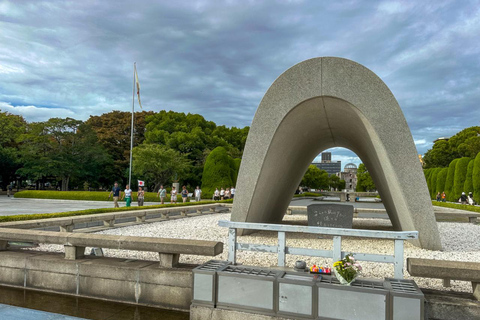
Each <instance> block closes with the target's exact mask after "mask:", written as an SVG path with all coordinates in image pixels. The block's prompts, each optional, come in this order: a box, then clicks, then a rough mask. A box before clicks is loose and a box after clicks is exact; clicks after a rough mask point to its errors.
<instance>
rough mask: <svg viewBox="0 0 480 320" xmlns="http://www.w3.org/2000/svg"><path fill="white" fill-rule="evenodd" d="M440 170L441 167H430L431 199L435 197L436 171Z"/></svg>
mask: <svg viewBox="0 0 480 320" xmlns="http://www.w3.org/2000/svg"><path fill="white" fill-rule="evenodd" d="M441 170H442V168H435V169H432V174H431V175H430V188H429V191H430V197H431V198H432V199H436V198H437V177H438V173H439V172H440V171H441Z"/></svg>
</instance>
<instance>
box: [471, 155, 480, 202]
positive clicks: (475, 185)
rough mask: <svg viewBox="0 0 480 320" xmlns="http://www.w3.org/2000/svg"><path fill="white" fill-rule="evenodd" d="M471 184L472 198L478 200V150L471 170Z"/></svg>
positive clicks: (479, 166)
mask: <svg viewBox="0 0 480 320" xmlns="http://www.w3.org/2000/svg"><path fill="white" fill-rule="evenodd" d="M472 184H473V198H474V199H475V201H477V202H479V201H478V200H480V152H479V153H478V154H477V156H476V157H475V161H474V163H473V171H472Z"/></svg>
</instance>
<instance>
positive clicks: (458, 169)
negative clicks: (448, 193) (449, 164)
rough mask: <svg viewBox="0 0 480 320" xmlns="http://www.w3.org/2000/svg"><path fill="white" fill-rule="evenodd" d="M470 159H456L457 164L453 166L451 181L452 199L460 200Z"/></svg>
mask: <svg viewBox="0 0 480 320" xmlns="http://www.w3.org/2000/svg"><path fill="white" fill-rule="evenodd" d="M470 160H472V159H470V158H468V157H463V158H460V159H458V161H457V164H456V166H455V177H454V180H453V197H454V199H458V198H460V196H461V195H462V192H464V191H465V190H464V189H463V187H464V185H465V179H466V177H467V169H468V163H469V162H470Z"/></svg>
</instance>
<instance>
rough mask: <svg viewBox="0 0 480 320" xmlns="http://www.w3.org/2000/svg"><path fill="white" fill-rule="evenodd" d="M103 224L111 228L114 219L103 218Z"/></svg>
mask: <svg viewBox="0 0 480 320" xmlns="http://www.w3.org/2000/svg"><path fill="white" fill-rule="evenodd" d="M103 225H104V226H105V227H110V228H113V227H114V226H115V220H104V221H103Z"/></svg>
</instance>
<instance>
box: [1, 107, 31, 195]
mask: <svg viewBox="0 0 480 320" xmlns="http://www.w3.org/2000/svg"><path fill="white" fill-rule="evenodd" d="M25 129H26V122H25V120H24V119H23V117H21V116H17V115H13V114H11V113H8V112H1V111H0V133H1V134H0V168H2V170H1V171H0V185H1V188H2V189H5V188H6V187H7V185H8V184H9V183H10V182H11V181H14V180H15V172H16V171H17V170H18V169H19V168H20V166H21V163H20V161H19V157H20V155H19V150H18V148H19V143H18V138H19V137H20V135H21V134H23V133H25Z"/></svg>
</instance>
